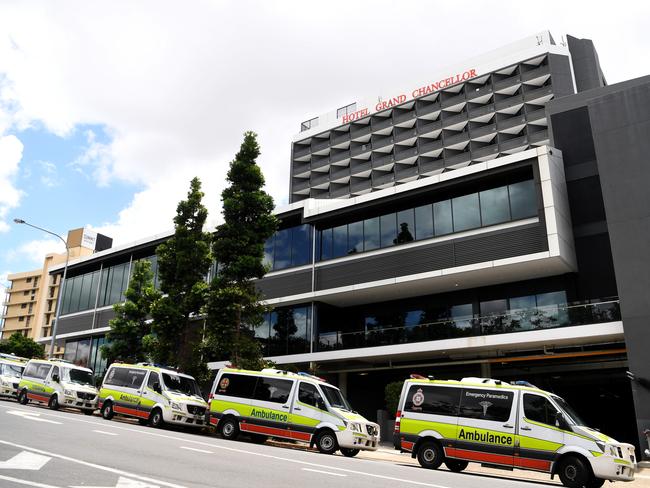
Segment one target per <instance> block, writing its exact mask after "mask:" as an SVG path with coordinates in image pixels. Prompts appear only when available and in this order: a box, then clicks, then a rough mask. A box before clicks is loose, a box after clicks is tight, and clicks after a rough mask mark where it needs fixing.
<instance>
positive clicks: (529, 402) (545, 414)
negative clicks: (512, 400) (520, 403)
mask: <svg viewBox="0 0 650 488" xmlns="http://www.w3.org/2000/svg"><path fill="white" fill-rule="evenodd" d="M556 415H557V409H556V408H555V407H554V406H553V404H552V403H551V402H550V401H548V399H547V398H545V397H543V396H540V395H533V394H531V393H524V416H525V417H526V418H527V419H528V420H532V421H534V422H540V423H542V424H546V425H551V426H554V425H555V417H556Z"/></svg>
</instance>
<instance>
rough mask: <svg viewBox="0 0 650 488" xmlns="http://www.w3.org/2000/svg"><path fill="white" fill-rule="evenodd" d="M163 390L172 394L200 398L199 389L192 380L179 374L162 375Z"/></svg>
mask: <svg viewBox="0 0 650 488" xmlns="http://www.w3.org/2000/svg"><path fill="white" fill-rule="evenodd" d="M162 379H163V383H164V384H165V388H166V389H167V390H169V391H173V392H174V393H181V394H183V395H189V396H198V397H200V396H201V389H200V388H199V385H198V384H197V383H196V380H195V379H194V378H190V377H189V376H185V375H180V374H169V373H163V374H162Z"/></svg>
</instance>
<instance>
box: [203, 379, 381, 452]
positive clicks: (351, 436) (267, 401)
mask: <svg viewBox="0 0 650 488" xmlns="http://www.w3.org/2000/svg"><path fill="white" fill-rule="evenodd" d="M210 423H211V424H212V425H213V426H215V427H216V428H217V430H218V431H219V432H220V433H221V435H222V436H223V437H224V438H226V439H235V438H237V436H238V435H239V433H240V432H244V433H246V434H248V435H249V436H251V438H252V439H253V440H254V441H256V442H264V441H265V440H266V439H267V438H268V437H278V438H284V439H292V440H296V441H302V442H307V443H309V444H310V445H316V447H317V448H318V450H319V451H320V452H322V453H325V454H333V453H334V452H336V451H337V450H340V451H341V453H342V454H343V455H345V456H348V457H352V456H356V455H357V454H358V453H359V451H360V450H366V451H375V450H376V449H377V447H378V444H379V426H378V425H377V424H375V423H372V422H369V421H368V420H366V419H365V418H363V417H362V416H361V415H359V414H358V413H356V412H355V411H354V410H352V407H351V406H350V404H349V403H348V402H347V400H346V399H345V398H344V397H343V395H342V394H341V391H340V390H339V389H338V388H336V387H335V386H333V385H330V384H329V383H327V382H326V381H325V380H323V379H321V378H317V377H315V376H311V375H308V374H306V373H289V372H287V371H280V370H277V369H264V370H262V371H246V370H237V369H222V370H220V371H219V373H218V374H217V377H216V378H215V380H214V384H213V385H212V390H211V393H210Z"/></svg>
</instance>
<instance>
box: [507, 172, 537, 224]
mask: <svg viewBox="0 0 650 488" xmlns="http://www.w3.org/2000/svg"><path fill="white" fill-rule="evenodd" d="M508 192H509V194H510V213H511V214H512V219H513V220H518V219H525V218H527V217H534V216H535V215H537V194H536V192H535V183H534V182H533V180H528V181H522V182H519V183H515V184H514V185H508Z"/></svg>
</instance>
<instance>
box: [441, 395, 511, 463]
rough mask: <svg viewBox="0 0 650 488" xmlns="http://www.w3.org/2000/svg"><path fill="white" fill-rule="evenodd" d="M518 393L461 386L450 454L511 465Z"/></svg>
mask: <svg viewBox="0 0 650 488" xmlns="http://www.w3.org/2000/svg"><path fill="white" fill-rule="evenodd" d="M518 393H519V392H518V391H517V390H506V389H503V388H494V389H492V388H471V387H464V388H463V389H462V393H461V397H460V412H459V416H458V432H457V435H456V448H455V451H456V452H455V455H454V456H453V457H456V458H459V459H466V460H468V461H474V462H482V463H490V464H498V465H501V466H512V465H513V463H514V453H515V439H516V436H515V434H516V429H515V427H516V422H517V394H518Z"/></svg>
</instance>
